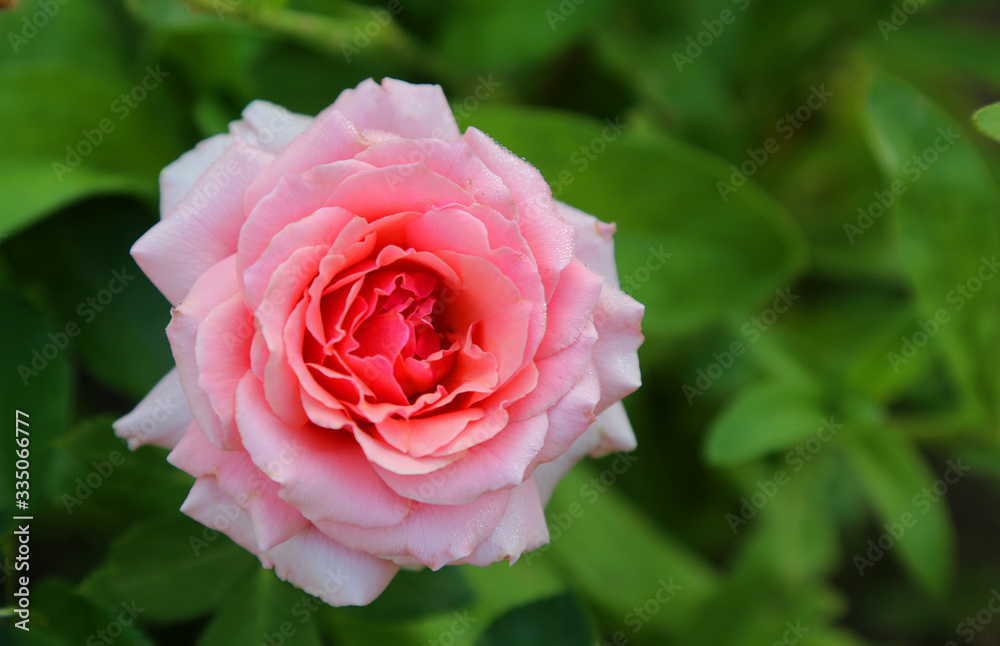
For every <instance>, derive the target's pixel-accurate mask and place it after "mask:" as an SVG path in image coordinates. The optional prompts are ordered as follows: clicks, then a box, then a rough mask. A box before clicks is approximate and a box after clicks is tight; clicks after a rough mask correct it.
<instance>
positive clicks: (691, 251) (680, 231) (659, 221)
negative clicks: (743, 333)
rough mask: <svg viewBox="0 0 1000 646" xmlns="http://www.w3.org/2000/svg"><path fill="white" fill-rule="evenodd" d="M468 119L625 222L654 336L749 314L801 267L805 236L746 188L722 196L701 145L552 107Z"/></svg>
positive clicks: (628, 277) (563, 192) (638, 292)
mask: <svg viewBox="0 0 1000 646" xmlns="http://www.w3.org/2000/svg"><path fill="white" fill-rule="evenodd" d="M471 123H472V125H475V126H476V127H478V128H480V129H482V130H483V131H484V132H486V133H487V134H489V135H490V136H492V137H494V138H495V139H497V141H499V142H500V143H502V144H503V145H505V146H507V147H508V148H509V149H510V150H512V151H514V152H515V153H516V154H518V155H522V156H524V157H525V158H526V159H527V160H528V161H530V162H531V163H532V164H534V165H536V166H537V167H538V168H539V169H540V170H541V172H542V174H543V175H544V176H545V178H546V179H547V180H548V182H549V183H550V185H552V187H553V194H554V195H556V197H557V198H558V199H560V200H563V201H565V202H567V203H568V204H571V205H573V206H575V207H577V208H580V209H582V210H584V211H586V212H588V213H591V214H592V215H594V216H596V217H598V218H600V219H602V220H605V221H609V222H610V221H613V222H617V224H618V232H617V234H616V236H615V244H616V249H617V258H618V269H619V275H620V276H621V281H622V285H623V288H624V289H625V290H626V291H628V292H630V293H631V294H632V295H633V296H634V297H636V298H637V299H638V300H639V301H641V302H643V303H645V305H646V316H645V319H644V320H643V331H644V332H645V333H646V334H647V335H663V336H675V335H680V334H686V333H690V332H692V331H693V330H697V329H700V328H702V327H703V326H705V325H707V324H709V323H711V322H713V321H717V320H718V319H720V318H723V317H725V316H727V315H730V314H745V312H746V311H748V310H752V309H756V308H757V307H758V306H759V304H760V302H761V301H763V300H764V299H765V298H767V297H769V296H770V297H772V298H773V292H774V290H775V289H779V288H784V287H787V286H788V285H790V284H791V282H792V281H793V280H794V278H795V276H796V275H797V273H798V272H799V270H800V269H801V268H802V265H803V263H804V253H805V247H804V243H803V240H802V237H801V234H800V232H799V231H798V230H797V229H796V227H795V226H794V224H793V223H792V222H791V220H790V219H789V218H788V216H787V215H786V214H785V212H784V211H783V210H782V209H781V208H780V207H779V206H778V205H777V204H775V203H774V202H773V201H772V200H771V199H770V198H768V197H767V196H766V195H764V194H763V193H762V192H761V191H760V190H759V189H758V188H756V187H755V186H753V185H752V184H749V183H748V184H747V185H745V186H742V187H741V188H739V189H738V190H736V192H735V193H727V195H726V200H725V201H724V200H723V198H722V196H720V190H719V185H720V183H724V182H728V181H729V176H730V175H731V171H730V170H729V169H728V164H726V163H725V162H722V161H720V160H718V159H715V158H712V157H709V156H708V155H706V154H705V153H703V152H700V151H698V150H695V149H693V148H690V147H688V146H686V145H684V144H681V143H679V142H675V141H671V140H668V139H663V138H659V137H652V136H648V135H641V134H639V133H633V132H630V131H629V128H628V126H627V124H621V123H620V122H619V123H616V122H615V121H614V120H611V119H609V120H608V122H607V123H601V122H597V121H594V120H592V119H589V118H585V117H580V116H576V115H571V114H566V113H557V112H552V111H541V110H533V109H527V108H513V107H504V108H497V107H492V106H484V107H482V108H480V109H479V110H478V111H476V112H475V113H474V114H473V115H472V119H471ZM622 128H624V131H623V132H620V131H621V129H622ZM619 132H620V134H619ZM666 254H672V255H669V256H667V255H666Z"/></svg>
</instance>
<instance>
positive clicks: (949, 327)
mask: <svg viewBox="0 0 1000 646" xmlns="http://www.w3.org/2000/svg"><path fill="white" fill-rule="evenodd" d="M864 117H865V119H866V123H867V125H868V131H869V132H868V135H869V145H870V146H871V148H872V150H873V152H874V154H875V156H876V158H877V160H878V162H879V164H880V166H881V168H882V171H883V174H884V175H885V176H886V181H887V186H888V187H889V188H887V189H886V191H885V193H887V194H888V197H887V198H886V201H889V200H890V198H891V200H892V201H893V202H894V203H895V204H894V217H895V224H896V233H897V236H898V244H899V246H900V249H901V252H902V253H901V258H902V262H903V265H904V267H905V268H906V271H907V273H908V274H909V277H910V280H911V282H912V285H913V290H914V292H915V293H916V297H917V303H918V305H919V308H920V310H921V313H922V317H923V320H924V321H930V323H925V327H926V328H927V330H932V331H926V330H922V329H921V328H918V327H916V326H914V328H913V329H912V330H911V332H910V334H909V335H908V337H912V339H911V346H917V347H916V349H914V348H910V349H906V348H905V347H904V345H905V344H902V343H901V346H900V349H899V350H898V351H897V353H896V354H897V355H899V356H901V357H904V358H906V357H907V356H912V354H913V352H914V351H922V350H920V349H919V348H920V347H922V346H923V345H925V344H927V343H928V340H929V339H928V337H938V338H939V339H940V346H939V347H941V348H942V349H943V350H944V351H945V355H946V357H947V360H948V365H949V367H950V368H951V371H952V374H953V375H954V378H955V380H956V381H957V383H958V386H959V387H960V389H961V392H962V394H963V396H964V397H963V399H964V403H965V405H966V407H967V408H968V409H969V410H970V411H973V412H974V413H976V414H979V415H981V414H982V413H983V412H985V411H986V410H988V409H989V408H990V407H992V406H994V405H995V400H996V397H995V392H996V381H997V378H996V374H995V366H994V364H995V362H993V361H986V360H985V359H986V357H989V356H992V354H993V353H994V352H995V351H996V349H997V347H998V346H997V333H998V327H1000V325H998V324H1000V320H998V319H1000V317H998V314H1000V307H998V306H1000V280H992V278H993V276H994V275H995V274H996V273H997V267H995V266H994V263H995V262H996V253H997V249H998V248H1000V230H998V222H997V216H998V213H1000V208H998V207H1000V193H998V192H997V190H996V187H995V186H994V184H993V180H992V178H991V177H990V173H989V171H988V170H987V168H986V166H985V164H984V163H983V161H982V159H981V158H980V157H979V154H978V152H977V151H976V149H975V147H974V145H973V143H972V141H970V138H969V137H968V136H967V135H966V133H964V132H963V131H962V130H961V129H960V128H959V127H958V126H957V125H956V123H955V122H954V121H953V120H952V119H950V118H949V117H948V116H947V115H945V114H944V113H943V112H942V111H941V110H940V109H939V108H937V107H935V106H934V105H932V104H931V103H930V102H929V101H928V100H927V99H926V98H925V97H923V96H921V95H920V94H919V93H918V92H917V91H916V90H914V89H913V88H911V87H910V86H908V85H905V84H903V83H902V82H900V81H897V80H895V79H893V78H891V77H889V76H888V75H886V74H883V73H879V74H877V75H876V77H875V79H874V80H873V82H872V84H871V88H870V91H869V94H868V97H867V104H866V106H865V114H864ZM893 194H895V195H893ZM919 335H923V337H919ZM920 338H923V341H922V342H920V343H917V342H916V340H918V339H920Z"/></svg>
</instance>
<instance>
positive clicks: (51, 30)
mask: <svg viewBox="0 0 1000 646" xmlns="http://www.w3.org/2000/svg"><path fill="white" fill-rule="evenodd" d="M43 5H44V6H43ZM39 24H41V27H39V26H38V25H39ZM0 34H3V36H4V38H3V40H4V46H3V47H0V64H4V65H9V64H16V63H23V62H26V61H27V62H34V61H50V62H61V63H68V64H71V65H75V66H78V67H79V68H80V69H100V70H107V71H116V72H117V71H121V70H123V69H124V67H125V65H124V63H125V60H126V57H125V52H124V49H125V41H126V40H127V39H124V38H121V37H120V36H121V27H120V25H118V24H116V22H115V20H114V18H113V15H112V10H110V9H109V3H105V2H68V1H66V0H64V1H63V2H59V0H56V4H55V5H52V4H49V3H48V2H44V3H43V2H42V1H41V0H21V1H20V2H18V7H17V11H4V12H0ZM116 36H117V37H116Z"/></svg>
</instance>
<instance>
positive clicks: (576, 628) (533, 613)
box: [476, 593, 593, 646]
mask: <svg viewBox="0 0 1000 646" xmlns="http://www.w3.org/2000/svg"><path fill="white" fill-rule="evenodd" d="M592 641H593V639H592V637H591V633H590V628H589V626H588V625H587V618H586V617H585V616H584V614H583V610H582V609H581V608H580V604H578V603H577V602H576V599H575V598H574V597H573V595H572V594H569V593H567V594H562V595H559V596H557V597H552V598H551V599H544V600H542V601H535V602H534V603H529V604H528V605H526V606H521V607H520V608H514V609H513V610H511V611H510V612H508V613H507V614H505V615H503V616H502V617H500V618H498V619H496V620H495V621H494V622H493V623H492V624H490V627H489V628H488V629H487V630H486V632H485V633H483V635H482V636H481V637H480V638H479V641H478V642H476V644H477V646H506V645H507V644H518V645H519V646H590V644H591V643H592Z"/></svg>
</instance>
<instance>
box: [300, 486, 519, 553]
mask: <svg viewBox="0 0 1000 646" xmlns="http://www.w3.org/2000/svg"><path fill="white" fill-rule="evenodd" d="M509 500H510V492H509V491H494V492H491V493H487V494H484V495H482V496H480V497H479V498H477V499H476V500H474V501H472V502H470V503H468V504H464V505H417V506H415V507H414V509H413V510H412V511H411V512H410V515H409V516H407V517H406V519H405V520H403V521H402V522H401V523H399V524H397V525H392V526H391V527H379V528H376V529H365V528H361V527H356V526H353V525H343V524H338V523H317V526H318V527H319V528H320V529H321V530H323V533H325V534H326V535H328V536H330V537H331V538H333V539H335V540H336V541H338V542H340V543H343V544H344V545H347V546H348V547H352V548H354V549H358V550H364V551H366V552H368V553H370V554H376V555H378V556H380V557H384V558H389V557H399V556H404V557H405V556H409V557H413V558H414V559H416V560H417V561H419V562H420V563H422V564H424V565H426V566H427V567H429V568H431V569H433V570H437V569H440V568H441V567H442V566H444V565H447V564H448V563H451V562H452V561H456V560H458V559H461V558H464V557H466V556H468V555H469V554H471V553H472V551H473V550H474V549H475V548H476V546H478V545H479V544H480V543H482V542H483V541H484V540H486V538H488V537H489V536H490V534H492V533H493V532H494V531H495V530H496V528H497V527H498V525H499V524H500V521H501V520H502V519H503V514H504V511H505V510H506V509H507V504H508V501H509Z"/></svg>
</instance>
